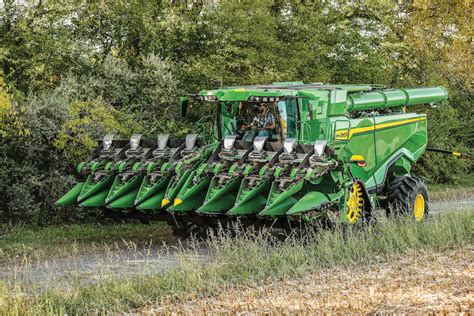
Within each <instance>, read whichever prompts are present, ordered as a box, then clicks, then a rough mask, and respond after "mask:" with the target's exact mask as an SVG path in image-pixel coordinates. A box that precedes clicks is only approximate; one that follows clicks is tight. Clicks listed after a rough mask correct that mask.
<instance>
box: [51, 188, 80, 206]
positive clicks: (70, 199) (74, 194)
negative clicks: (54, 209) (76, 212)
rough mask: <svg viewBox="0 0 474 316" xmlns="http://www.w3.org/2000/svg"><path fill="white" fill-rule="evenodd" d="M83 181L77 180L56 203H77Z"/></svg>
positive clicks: (63, 204) (62, 204)
mask: <svg viewBox="0 0 474 316" xmlns="http://www.w3.org/2000/svg"><path fill="white" fill-rule="evenodd" d="M84 184H85V182H78V183H76V185H75V186H74V187H73V188H72V189H71V190H69V191H68V192H67V193H66V194H65V195H64V196H63V197H61V198H60V199H59V200H58V201H57V202H56V204H57V205H61V206H65V205H73V204H76V203H77V198H78V197H79V194H80V193H81V191H82V188H83V187H84Z"/></svg>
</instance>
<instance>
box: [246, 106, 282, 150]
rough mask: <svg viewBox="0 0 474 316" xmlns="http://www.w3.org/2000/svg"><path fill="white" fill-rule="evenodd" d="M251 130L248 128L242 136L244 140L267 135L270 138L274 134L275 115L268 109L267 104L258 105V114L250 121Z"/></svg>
mask: <svg viewBox="0 0 474 316" xmlns="http://www.w3.org/2000/svg"><path fill="white" fill-rule="evenodd" d="M250 127H251V130H248V131H247V132H246V133H245V135H244V137H243V140H244V141H253V139H254V138H255V137H256V136H268V137H269V138H271V137H272V136H273V135H274V134H275V128H276V123H275V116H273V114H272V113H270V112H269V110H268V104H266V103H261V104H260V105H259V106H258V114H257V115H256V116H255V117H254V118H253V120H252V123H250Z"/></svg>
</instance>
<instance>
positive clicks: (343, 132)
mask: <svg viewBox="0 0 474 316" xmlns="http://www.w3.org/2000/svg"><path fill="white" fill-rule="evenodd" d="M424 120H426V117H425V116H422V117H417V118H413V119H408V120H403V121H397V122H389V123H380V124H376V125H371V126H366V127H357V128H352V129H350V130H348V129H340V130H337V131H336V140H347V139H350V138H351V137H352V136H353V135H354V134H361V133H366V132H371V131H376V130H379V129H384V128H389V127H395V126H400V125H405V124H410V123H415V122H419V121H424ZM348 131H349V135H347V132H348Z"/></svg>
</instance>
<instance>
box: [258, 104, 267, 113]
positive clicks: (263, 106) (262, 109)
mask: <svg viewBox="0 0 474 316" xmlns="http://www.w3.org/2000/svg"><path fill="white" fill-rule="evenodd" d="M258 111H259V112H260V113H267V112H268V104H266V103H260V105H259V106H258Z"/></svg>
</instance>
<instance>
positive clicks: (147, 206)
mask: <svg viewBox="0 0 474 316" xmlns="http://www.w3.org/2000/svg"><path fill="white" fill-rule="evenodd" d="M446 98H447V91H446V90H445V89H444V88H443V87H431V88H417V89H384V88H382V87H380V86H374V85H327V84H304V83H302V82H288V83H273V84H270V85H256V86H242V87H225V88H220V89H216V90H203V91H201V92H200V93H199V94H198V95H189V96H186V97H181V98H180V107H181V112H182V115H186V112H187V109H188V106H194V107H197V106H205V103H207V102H209V103H210V104H212V106H213V108H214V111H215V112H214V113H215V114H214V115H212V124H211V125H210V126H211V127H209V128H208V130H207V132H206V133H204V132H201V133H200V134H190V135H187V136H186V137H185V138H184V139H178V138H174V137H172V136H170V135H168V134H161V135H156V138H155V139H152V140H150V139H143V138H142V137H141V135H133V136H132V137H131V139H130V141H128V140H126V141H124V140H120V139H117V138H116V137H115V136H114V135H106V136H105V137H104V138H103V140H101V141H99V146H98V147H97V149H96V150H95V152H94V153H93V154H92V156H91V158H90V159H89V160H88V161H86V162H82V163H80V164H79V165H78V167H77V171H78V173H79V174H80V176H81V177H82V181H80V182H79V183H77V184H76V185H75V186H74V187H73V188H72V189H71V190H70V191H69V192H68V193H67V194H65V195H64V196H63V197H62V198H61V199H60V200H59V201H58V202H57V203H58V204H59V205H73V204H74V205H77V206H79V207H95V208H105V209H106V210H107V212H109V213H114V214H116V215H117V216H118V217H120V216H124V217H125V216H127V215H129V214H139V215H141V216H143V217H149V218H159V219H163V220H167V221H168V222H169V223H170V224H171V225H172V226H173V229H174V231H175V233H177V234H178V235H180V236H186V235H188V234H190V233H193V232H199V231H200V232H202V231H203V230H205V229H207V228H208V227H212V226H213V225H216V224H217V223H219V222H228V221H232V220H234V219H237V218H239V219H240V220H241V221H242V222H244V223H249V224H258V225H260V224H266V223H270V224H272V225H283V226H285V225H289V226H291V225H298V223H302V222H308V221H323V222H327V221H339V222H345V223H347V224H349V225H351V224H357V223H359V222H361V221H363V220H367V219H370V216H371V213H372V211H373V210H374V209H375V208H376V207H378V206H382V207H384V208H386V209H387V210H390V209H393V207H394V206H395V207H396V208H397V209H398V211H399V212H403V213H405V214H406V215H409V216H412V217H413V218H414V219H415V220H417V221H421V220H423V219H425V218H426V217H427V216H428V193H427V190H426V186H425V185H424V184H423V182H422V181H421V180H420V179H419V178H417V177H414V176H412V175H410V169H411V167H412V165H413V164H414V163H415V162H416V161H417V160H418V159H419V158H420V156H421V155H422V154H423V153H424V152H425V150H426V146H427V121H426V115H424V114H417V113H408V112H406V109H407V107H410V106H413V105H418V104H430V105H433V104H436V103H440V102H443V101H444V100H446ZM207 106H209V104H208V105H207Z"/></svg>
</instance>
